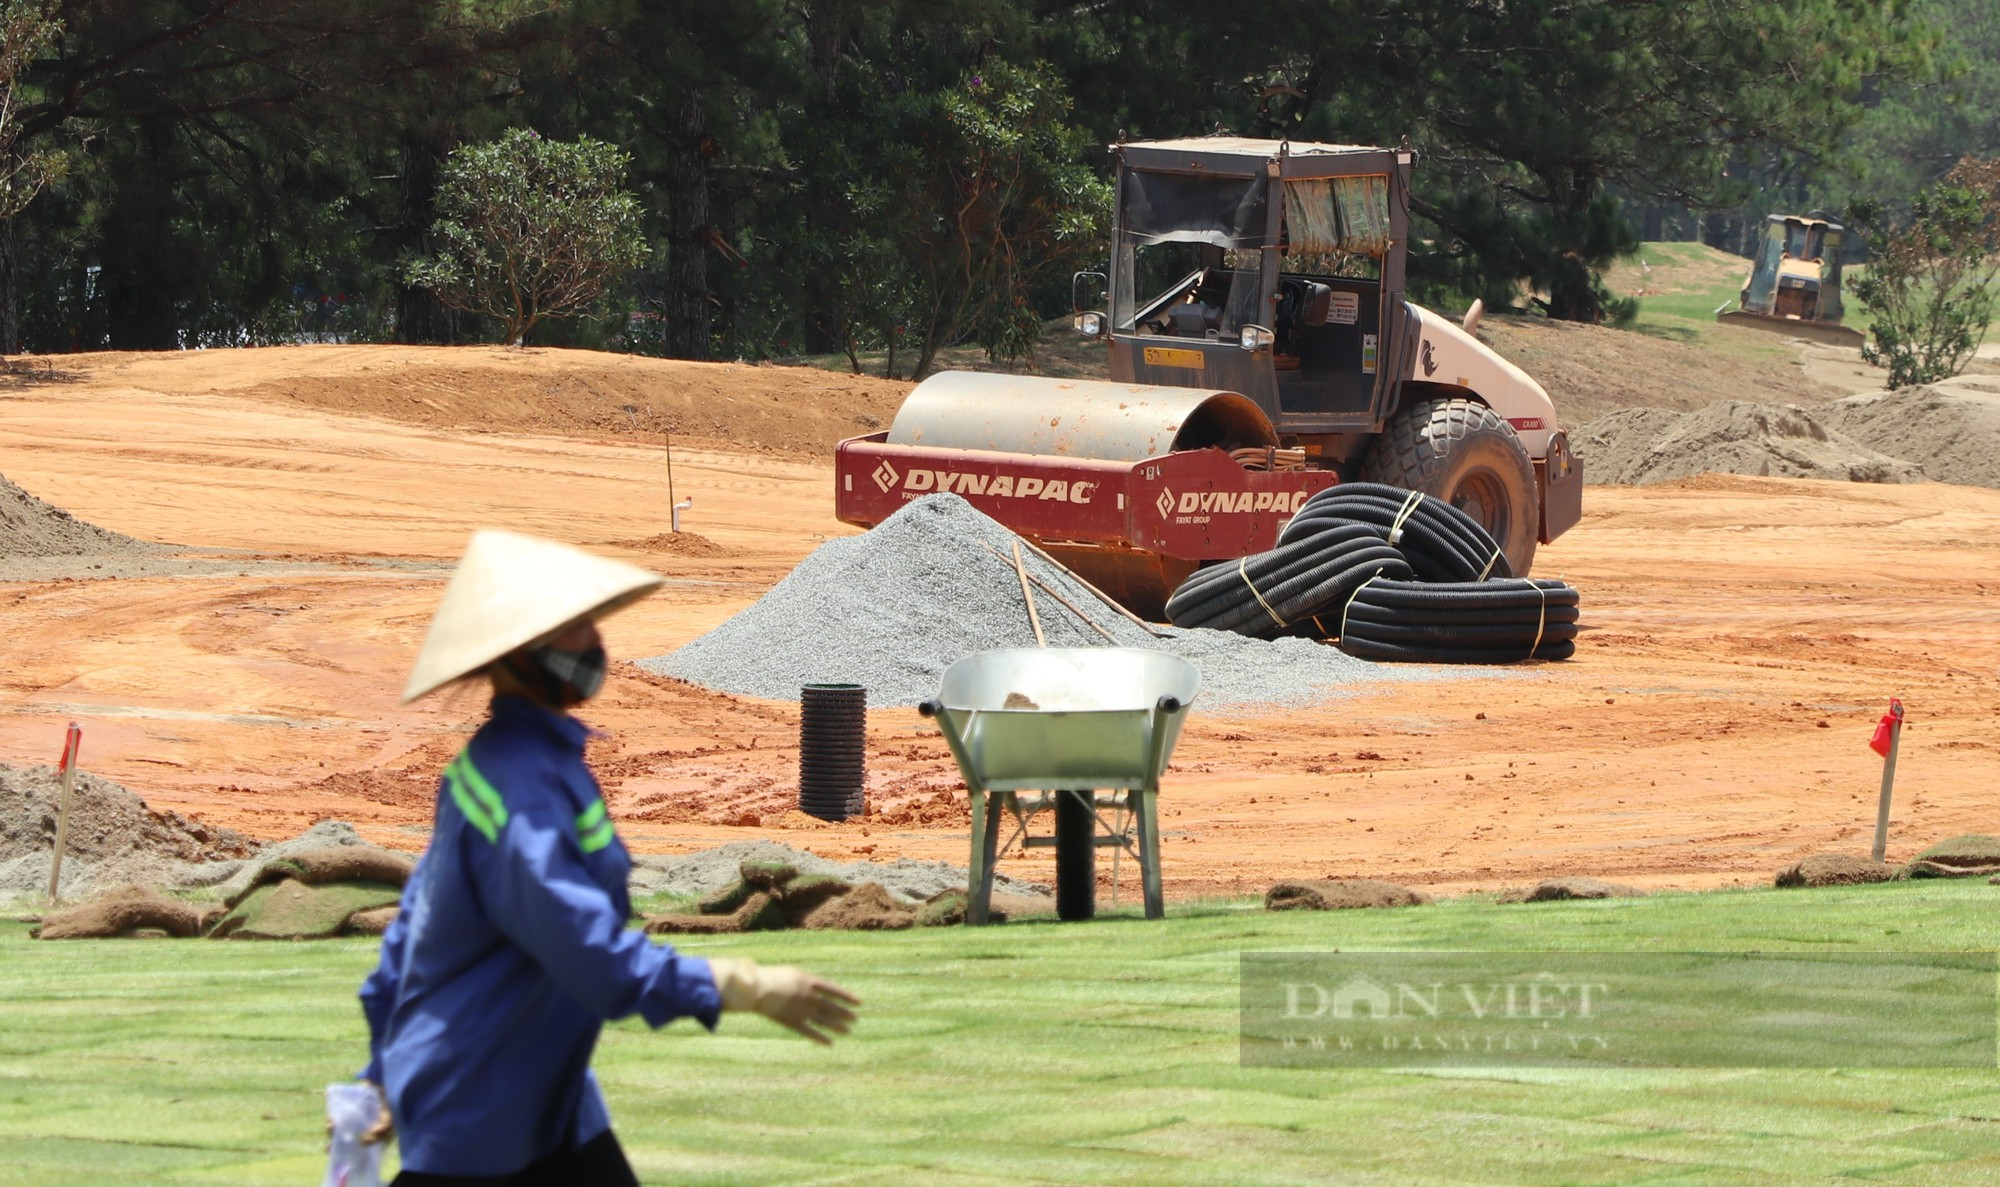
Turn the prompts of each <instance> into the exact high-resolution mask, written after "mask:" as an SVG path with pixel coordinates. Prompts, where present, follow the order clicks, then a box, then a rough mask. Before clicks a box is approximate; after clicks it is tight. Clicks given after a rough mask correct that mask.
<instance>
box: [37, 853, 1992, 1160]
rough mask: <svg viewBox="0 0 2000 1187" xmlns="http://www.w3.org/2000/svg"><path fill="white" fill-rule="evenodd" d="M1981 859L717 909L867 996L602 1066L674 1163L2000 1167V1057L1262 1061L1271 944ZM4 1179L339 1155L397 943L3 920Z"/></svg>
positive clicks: (650, 1036) (1737, 940)
mask: <svg viewBox="0 0 2000 1187" xmlns="http://www.w3.org/2000/svg"><path fill="white" fill-rule="evenodd" d="M1996 906H2000V890H1996V889H1995V888H1993V887H1990V886H1988V885H1986V884H1985V883H1984V882H1983V881H1978V882H1973V883H1945V882H1919V883H1902V884H1889V885H1884V886H1872V887H1856V888H1851V889H1840V890H1819V891H1769V890H1760V891H1742V892H1724V893H1713V894H1706V895H1698V896H1697V895H1660V896H1656V897H1653V898H1646V899H1636V900H1623V901H1620V900H1610V901H1604V902H1595V903H1576V904H1539V905H1528V906H1500V905H1495V904H1492V903H1488V902H1479V901H1471V900H1455V901H1448V902H1445V903H1443V904H1440V905H1438V906H1434V907H1423V908H1410V909H1404V910H1396V911H1374V912H1366V911H1347V912H1339V913H1326V914H1313V913H1288V914H1266V913H1263V912H1261V911H1257V910H1254V909H1250V908H1249V907H1247V906H1246V904H1242V903H1212V904H1195V905H1188V906H1177V907H1175V908H1174V909H1173V911H1172V912H1171V915H1172V917H1171V918H1169V919H1168V920H1166V921H1165V922H1161V923H1148V922H1146V921H1144V920H1139V919H1135V918H1130V917H1112V918H1104V919H1100V920H1099V921H1097V922H1094V923H1090V924H1069V925H1065V924H1058V923H1054V922H1046V923H1012V924H1007V925H1005V926H1002V927H997V928H991V929H985V930H969V929H962V928H960V929H946V930H927V931H918V932H903V933H874V934H866V933H788V934H765V935H755V936H743V937H718V938H704V939H701V940H699V941H691V942H690V943H689V944H688V945H687V947H688V948H689V949H691V950H693V951H697V952H708V953H721V952H730V953H738V954H747V955H752V956H755V957H757V958H759V959H763V960H767V961H787V962H793V963H798V964H803V965H806V966H808V967H811V968H814V969H816V970H819V971H822V972H824V973H827V974H829V975H831V976H834V977H836V978H838V979H839V980H841V981H842V982H844V983H846V984H847V985H849V986H850V987H852V988H853V989H855V990H856V991H857V992H859V993H861V994H862V995H863V996H864V997H865V998H866V999H867V1008H866V1011H865V1015H864V1019H863V1022H862V1025H861V1027H860V1029H859V1031H858V1032H857V1033H856V1034H855V1035H854V1036H853V1037H851V1038H850V1039H848V1040H847V1041H846V1042H844V1043H842V1044H841V1045H839V1046H837V1047H835V1048H834V1049H832V1050H830V1051H824V1050H820V1049H818V1048H815V1047H812V1046H810V1045H808V1044H807V1043H805V1042H803V1041H802V1040H799V1039H796V1038H793V1037H791V1036H790V1035H788V1034H785V1033H784V1032H781V1031H779V1030H778V1029H777V1028H776V1027H774V1026H772V1025H771V1024H769V1023H766V1022H764V1021H762V1020H760V1019H745V1018H739V1017H731V1018H730V1019H728V1020H726V1021H725V1022H724V1024H723V1027H722V1030H721V1033H720V1034H718V1035H714V1036H711V1035H707V1034H705V1033H703V1032H702V1031H701V1030H700V1028H699V1027H697V1026H693V1025H691V1024H676V1025H675V1026H673V1027H670V1028H669V1029H668V1030H666V1031H664V1032H657V1033H655V1032H648V1031H647V1030H645V1029H644V1028H643V1027H642V1026H638V1025H632V1024H620V1025H618V1026H615V1027H612V1028H611V1029H610V1030H609V1031H608V1032H607V1033H606V1036H605V1041H604V1043H603V1046H602V1047H601V1048H600V1050H599V1053H598V1057H597V1065H596V1066H597V1069H598V1072H599V1075H600V1076H601V1077H602V1079H603V1082H604V1086H605V1090H606V1093H607V1094H608V1096H609V1097H610V1101H611V1107H612V1112H613V1115H614V1117H615V1118H616V1119H617V1124H618V1130H619V1133H620V1136H621V1137H622V1139H623V1140H624V1142H625V1144H626V1147H627V1149H628V1150H629V1151H630V1153H631V1155H632V1158H633V1161H634V1162H635V1164H636V1165H637V1166H638V1168H639V1170H640V1172H641V1174H642V1176H643V1177H644V1178H645V1179H646V1181H647V1182H649V1183H690V1184H718V1185H719V1184H732V1185H740V1184H777V1183H787V1184H789V1183H827V1184H830V1183H841V1184H906V1183H908V1184H995V1185H998V1184H1022V1185H1027V1184H1099V1183H1104V1184H1133V1185H1140V1184H1144V1185H1148V1187H1151V1185H1156V1184H1291V1183H1299V1184H1306V1183H1311V1184H1325V1183H1339V1184H1370V1183H1380V1184H1399V1185H1407V1184H1427V1183H1439V1184H1444V1183H1450V1184H1473V1183H1492V1184H1516V1183H1518V1184H1535V1185H1537V1187H1546V1185H1554V1184H1572V1183H1573V1184H1598V1183H1673V1184H1734V1183H1741V1184H1746V1185H1747V1184H1757V1185H1758V1187H1772V1185H1776V1184H1804V1183H1824V1182H1827V1181H1829V1180H1835V1179H1843V1178H1852V1179H1862V1180H1867V1181H1871V1182H1882V1183H1906V1184H1915V1183H1939V1184H1943V1183H1951V1184H1968V1183H1976V1182H1992V1181H1996V1180H2000V1073H1996V1072H1993V1071H1987V1070H1979V1071H1970V1072H1966V1071H1950V1072H1946V1071H1931V1070H1927V1071H1882V1070H1874V1071H1855V1070H1848V1071H1842V1070H1837V1069H1805V1070H1798V1069H1792V1070H1684V1071H1657V1070H1652V1071H1638V1070H1631V1071H1610V1070H1581V1069H1577V1070H1562V1069H1510V1070H1487V1071H1459V1072H1451V1073H1439V1072H1431V1073H1421V1074H1420V1073H1413V1072H1409V1071H1326V1070H1317V1071H1306V1070H1285V1069H1271V1068H1264V1069H1256V1068H1245V1067H1242V1066H1241V1065H1240V1064H1239V1061H1238V1049H1237V1040H1236V1036H1237V988H1238V987H1237V968H1238V954H1239V953H1240V952H1243V951H1245V950H1293V951H1298V950H1330V949H1335V948H1341V949H1345V950H1349V951H1352V950H1356V949H1398V948H1407V949H1441V950H1535V949H1565V950H1578V951H1590V950H1597V951H1603V950H1661V951H1703V950H1706V951H1718V950H1727V951H1740V950H1752V949H1754V950H1764V951H1775V950H1786V949H1800V948H1812V949H1836V950H1846V951H1872V950H1886V949H1950V950H1983V949H1992V948H1995V947H2000V928H1996V923H2000V919H1996V912H1995V908H1996ZM0 929H4V930H0V1003H4V1004H0V1183H36V1184H41V1183H46V1184H90V1183H188V1184H197V1183H200V1184H210V1183H212V1184H225V1183H227V1184H283V1183H296V1184H305V1183H312V1182H317V1180H318V1175H319V1174H320V1171H321V1168H322V1166H323V1162H322V1155H321V1153H320V1136H319V1133H320V1117H321V1103H320V1091H321V1089H322V1087H323V1086H324V1085H325V1084H326V1083H327V1082H329V1081H330V1080H334V1079H339V1078H344V1077H345V1076H347V1075H349V1074H351V1073H352V1072H353V1070H354V1069H355V1068H356V1067H358V1066H359V1065H360V1064H361V1062H362V1061H363V1059H364V1031H363V1025H362V1022H361V1016H360V1013H359V1009H358V1007H357V1006H356V1005H355V1002H354V996H353V994H354V989H355V987H356V985H357V984H358V983H359V981H360V979H361V978H362V976H363V975H364V974H365V973H366V971H367V970H368V969H369V967H370V966H371V965H372V963H373V961H374V948H375V946H374V944H373V943H372V942H366V941H358V940H355V941H335V942H328V943H317V944H277V943H270V944H263V943H216V942H208V941H167V940H156V941H140V940H127V941H78V942H62V943H54V942H51V943H40V942H35V941H30V940H28V939H27V938H26V927H25V925H20V924H4V925H0Z"/></svg>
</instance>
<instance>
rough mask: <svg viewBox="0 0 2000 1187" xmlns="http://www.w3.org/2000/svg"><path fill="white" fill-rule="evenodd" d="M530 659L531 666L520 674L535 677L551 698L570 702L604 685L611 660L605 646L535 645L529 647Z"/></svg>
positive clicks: (582, 697) (587, 698)
mask: <svg viewBox="0 0 2000 1187" xmlns="http://www.w3.org/2000/svg"><path fill="white" fill-rule="evenodd" d="M528 662H529V665H530V670H529V671H528V672H523V673H520V674H521V675H523V676H524V677H528V678H531V679H532V680H533V681H534V683H535V684H536V685H537V686H538V687H539V688H540V690H541V691H542V693H543V694H544V695H545V696H547V697H548V698H549V699H550V700H551V701H554V702H555V703H556V704H558V705H563V706H568V705H574V704H577V703H579V702H581V701H587V700H589V699H590V698H592V697H594V696H596V695H597V692H598V690H599V689H601V688H603V687H604V669H605V665H606V663H607V662H608V660H607V658H606V656H605V654H604V648H603V647H601V646H599V647H587V648H585V649H584V650H582V651H564V650H563V649H562V648H560V647H533V648H530V649H529V650H528Z"/></svg>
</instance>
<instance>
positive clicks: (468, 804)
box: [444, 763, 500, 841]
mask: <svg viewBox="0 0 2000 1187" xmlns="http://www.w3.org/2000/svg"><path fill="white" fill-rule="evenodd" d="M444 785H445V786H446V787H448V788H450V789H451V798H452V802H453V803H455V804H457V805H458V810H459V812H460V813H462V814H463V815H464V816H465V819H466V822H467V823H469V824H470V825H472V827H473V828H476V829H478V830H479V835H480V836H482V837H485V838H486V839H487V840H488V841H492V840H495V839H497V838H498V837H499V836H500V828H499V826H498V825H496V824H494V823H493V820H492V818H491V817H489V816H488V815H486V809H484V808H482V807H480V806H479V801H477V800H475V799H473V798H472V794H471V793H470V792H468V791H466V790H465V781H464V780H463V779H462V778H461V777H460V775H459V771H458V764H457V763H453V764H451V765H450V766H448V767H446V768H445V771H444Z"/></svg>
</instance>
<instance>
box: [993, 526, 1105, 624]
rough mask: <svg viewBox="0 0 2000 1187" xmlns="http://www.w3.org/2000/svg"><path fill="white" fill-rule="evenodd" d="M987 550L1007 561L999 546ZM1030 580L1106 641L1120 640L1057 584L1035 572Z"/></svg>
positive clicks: (1029, 577)
mask: <svg viewBox="0 0 2000 1187" xmlns="http://www.w3.org/2000/svg"><path fill="white" fill-rule="evenodd" d="M986 551H988V552H990V553H992V554H993V555H994V556H997V557H999V558H1000V559H1001V560H1002V561H1005V560H1006V559H1007V554H1006V553H1004V552H1002V551H1000V550H999V549H998V548H995V547H993V546H992V545H991V544H987V545H986ZM1065 572H1067V570H1065ZM1070 575H1071V576H1072V577H1073V576H1075V574H1074V573H1072V574H1070ZM1028 580H1030V581H1032V582H1034V583H1035V586H1036V587H1037V588H1038V589H1040V590H1041V591H1042V592H1043V593H1045V594H1047V595H1049V596H1050V597H1052V598H1054V599H1055V600H1056V601H1058V602H1061V603H1062V604H1063V606H1064V607H1065V608H1067V609H1068V610H1069V612H1070V613H1071V614H1074V615H1076V616H1077V617H1078V618H1080V619H1082V620H1083V625H1085V626H1087V627H1089V628H1090V629H1091V630H1093V631H1096V632H1097V633H1098V634H1100V635H1103V636H1104V641H1105V642H1107V643H1111V644H1114V645H1115V644H1116V643H1117V642H1118V639H1117V637H1116V636H1115V635H1113V634H1112V633H1111V632H1110V631H1107V630H1105V629H1104V628H1103V627H1101V626H1099V625H1097V622H1096V621H1095V620H1094V619H1092V618H1091V617H1090V615H1088V614H1085V613H1084V612H1083V611H1082V609H1080V608H1079V607H1078V606H1077V604H1076V603H1075V602H1072V601H1070V600H1069V599H1068V598H1066V597H1064V596H1062V591H1060V590H1058V589H1057V588H1056V587H1055V586H1053V585H1050V584H1049V583H1048V582H1046V581H1044V580H1042V579H1041V578H1040V577H1037V576H1035V575H1034V574H1033V573H1030V574H1028Z"/></svg>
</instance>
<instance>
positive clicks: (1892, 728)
mask: <svg viewBox="0 0 2000 1187" xmlns="http://www.w3.org/2000/svg"><path fill="white" fill-rule="evenodd" d="M1902 724H1903V702H1901V701H1899V700H1897V699H1896V698H1895V697H1890V698H1889V711H1888V712H1887V713H1884V714H1883V715H1882V720H1880V721H1878V722H1876V723H1875V736H1874V737H1872V738H1870V739H1868V748H1869V749H1870V750H1873V751H1874V752H1875V753H1877V754H1879V755H1881V756H1882V757H1883V758H1887V757H1889V747H1890V746H1891V745H1893V744H1894V743H1895V739H1896V730H1897V729H1898V728H1899V727H1900V726H1901V725H1902Z"/></svg>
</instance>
